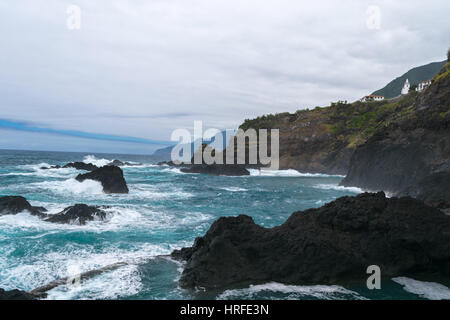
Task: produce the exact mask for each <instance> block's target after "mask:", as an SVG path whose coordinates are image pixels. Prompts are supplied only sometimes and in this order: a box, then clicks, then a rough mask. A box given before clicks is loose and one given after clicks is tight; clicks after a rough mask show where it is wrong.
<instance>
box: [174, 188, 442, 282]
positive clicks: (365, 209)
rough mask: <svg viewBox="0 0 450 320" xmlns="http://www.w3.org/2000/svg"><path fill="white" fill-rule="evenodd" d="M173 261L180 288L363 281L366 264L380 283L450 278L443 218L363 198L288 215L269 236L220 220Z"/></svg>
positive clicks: (399, 201)
mask: <svg viewBox="0 0 450 320" xmlns="http://www.w3.org/2000/svg"><path fill="white" fill-rule="evenodd" d="M172 257H173V258H175V259H178V260H185V261H186V265H185V269H184V271H183V274H182V276H181V279H180V284H181V286H182V287H185V288H195V287H204V288H207V289H213V288H224V287H228V286H232V285H237V284H240V283H248V282H251V283H261V282H267V281H277V282H282V283H288V284H321V283H322V284H333V283H339V282H340V281H344V280H357V279H358V280H359V279H361V280H363V279H367V274H366V269H367V267H368V266H370V265H378V266H379V267H380V268H381V272H382V276H387V277H394V276H399V275H412V274H415V273H438V274H446V275H449V274H450V216H447V215H445V214H444V213H442V212H441V211H440V210H438V209H435V208H433V207H429V206H427V205H425V204H424V203H423V202H422V201H419V200H415V199H413V198H410V197H404V198H390V199H389V198H386V197H385V194H384V193H383V192H379V193H376V194H370V193H365V194H361V195H358V196H356V197H342V198H339V199H337V200H336V201H334V202H331V203H328V204H326V205H324V206H323V207H321V208H318V209H309V210H305V211H298V212H295V213H293V214H292V215H291V217H290V218H289V219H288V220H287V221H286V222H285V223H284V224H282V225H281V226H278V227H274V228H272V229H266V228H263V227H261V226H259V225H256V224H255V223H254V222H253V220H252V218H251V217H249V216H245V215H241V216H238V217H228V218H220V219H218V220H217V221H216V222H214V223H213V224H212V226H211V228H210V229H209V230H208V232H207V233H206V234H205V236H203V237H200V238H197V239H196V241H195V243H194V245H193V247H191V248H184V249H182V250H175V251H174V252H173V253H172ZM364 281H365V280H364Z"/></svg>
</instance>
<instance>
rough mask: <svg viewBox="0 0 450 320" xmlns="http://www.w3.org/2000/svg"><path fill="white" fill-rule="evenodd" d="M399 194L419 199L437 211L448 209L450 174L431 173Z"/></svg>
mask: <svg viewBox="0 0 450 320" xmlns="http://www.w3.org/2000/svg"><path fill="white" fill-rule="evenodd" d="M400 194H402V195H408V196H411V197H414V198H417V199H420V200H422V201H423V202H425V203H426V204H428V205H430V206H433V207H436V208H439V209H447V208H450V172H444V171H443V172H437V173H433V174H431V175H429V176H427V177H425V178H424V179H422V180H420V181H419V183H417V185H414V186H411V187H409V188H407V189H405V190H403V191H402V192H400Z"/></svg>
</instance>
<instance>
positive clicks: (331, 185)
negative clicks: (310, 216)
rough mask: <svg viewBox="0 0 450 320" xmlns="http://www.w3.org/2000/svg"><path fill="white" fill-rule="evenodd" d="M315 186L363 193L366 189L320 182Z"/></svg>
mask: <svg viewBox="0 0 450 320" xmlns="http://www.w3.org/2000/svg"><path fill="white" fill-rule="evenodd" d="M314 188H317V189H323V190H336V191H348V192H353V193H363V192H364V190H362V189H360V188H357V187H344V186H338V185H335V184H318V185H315V186H314Z"/></svg>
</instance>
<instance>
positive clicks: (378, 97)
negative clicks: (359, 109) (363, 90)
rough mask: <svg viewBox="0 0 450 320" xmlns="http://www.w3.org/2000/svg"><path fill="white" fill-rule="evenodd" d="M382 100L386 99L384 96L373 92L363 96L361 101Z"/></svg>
mask: <svg viewBox="0 0 450 320" xmlns="http://www.w3.org/2000/svg"><path fill="white" fill-rule="evenodd" d="M381 100H384V97H383V96H377V95H374V94H371V95H368V96H365V97H362V98H361V100H360V101H361V102H369V101H381Z"/></svg>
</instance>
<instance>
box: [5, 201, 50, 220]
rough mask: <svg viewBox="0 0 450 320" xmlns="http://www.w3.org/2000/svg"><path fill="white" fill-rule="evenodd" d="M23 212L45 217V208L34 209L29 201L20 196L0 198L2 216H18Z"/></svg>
mask: <svg viewBox="0 0 450 320" xmlns="http://www.w3.org/2000/svg"><path fill="white" fill-rule="evenodd" d="M22 211H28V212H30V213H31V214H32V215H36V216H45V213H44V212H45V211H47V210H46V209H45V208H42V207H33V206H32V205H31V204H30V203H29V202H28V201H27V199H25V198H24V197H20V196H5V197H0V216H2V215H7V214H13V215H15V214H18V213H20V212H22Z"/></svg>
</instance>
